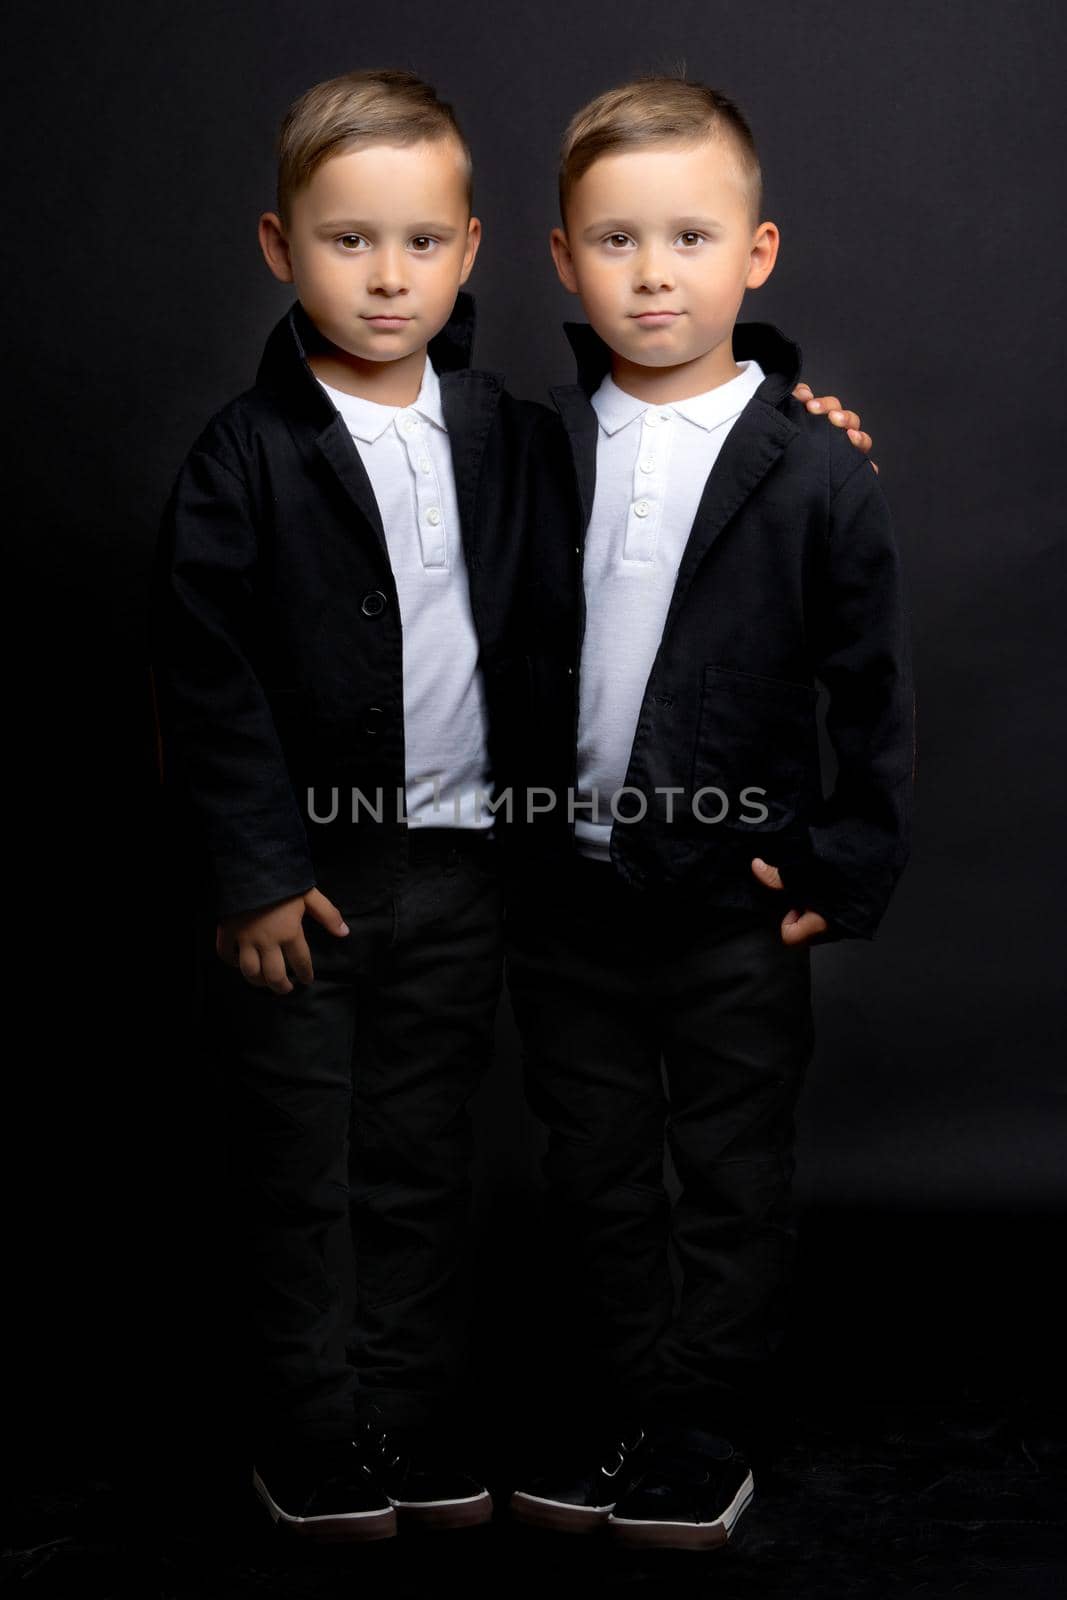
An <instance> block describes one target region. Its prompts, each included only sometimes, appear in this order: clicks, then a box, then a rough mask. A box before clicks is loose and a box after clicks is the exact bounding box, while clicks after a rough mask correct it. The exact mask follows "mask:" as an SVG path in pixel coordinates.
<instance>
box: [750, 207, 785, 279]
mask: <svg viewBox="0 0 1067 1600" xmlns="http://www.w3.org/2000/svg"><path fill="white" fill-rule="evenodd" d="M779 238H780V236H779V233H778V229H777V228H776V227H775V225H774V223H773V222H761V223H760V225H759V227H758V228H757V229H756V231H755V233H754V234H753V235H752V246H751V249H750V251H749V258H748V277H747V278H746V279H745V288H746V289H758V288H759V287H760V285H761V284H764V283H766V282H767V279H768V278H769V277H770V275H771V273H772V272H773V271H774V263H775V262H776V261H777V259H778V244H779Z"/></svg>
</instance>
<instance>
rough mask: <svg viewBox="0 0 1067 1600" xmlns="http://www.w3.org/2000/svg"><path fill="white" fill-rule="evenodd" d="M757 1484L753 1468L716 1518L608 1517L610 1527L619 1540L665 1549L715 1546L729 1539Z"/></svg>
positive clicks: (700, 1548)
mask: <svg viewBox="0 0 1067 1600" xmlns="http://www.w3.org/2000/svg"><path fill="white" fill-rule="evenodd" d="M754 1493H755V1486H754V1484H753V1482H752V1474H751V1472H750V1473H749V1474H748V1476H747V1477H746V1479H745V1481H744V1483H742V1485H741V1487H740V1489H738V1491H737V1493H736V1494H735V1495H734V1497H733V1499H732V1500H731V1501H730V1504H729V1505H728V1506H727V1507H726V1510H725V1511H724V1512H723V1513H722V1516H720V1517H716V1519H715V1521H714V1522H653V1521H639V1520H638V1519H637V1518H635V1517H616V1516H610V1517H609V1518H608V1529H609V1531H610V1533H611V1535H612V1538H613V1539H616V1540H617V1541H618V1542H619V1544H624V1545H629V1546H638V1545H643V1546H646V1547H649V1546H651V1547H653V1548H656V1549H662V1550H715V1549H719V1548H720V1547H721V1546H722V1545H724V1544H726V1543H728V1541H729V1539H730V1535H731V1534H732V1533H733V1530H734V1525H735V1523H736V1522H737V1519H738V1517H739V1516H740V1515H741V1513H742V1512H743V1511H744V1510H745V1508H746V1507H747V1506H748V1505H749V1504H750V1502H751V1500H752V1497H753V1494H754Z"/></svg>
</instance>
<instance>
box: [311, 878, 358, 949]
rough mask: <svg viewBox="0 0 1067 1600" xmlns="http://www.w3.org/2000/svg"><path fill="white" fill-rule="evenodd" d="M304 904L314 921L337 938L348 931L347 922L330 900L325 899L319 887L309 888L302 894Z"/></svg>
mask: <svg viewBox="0 0 1067 1600" xmlns="http://www.w3.org/2000/svg"><path fill="white" fill-rule="evenodd" d="M304 905H305V907H306V908H307V910H308V911H310V912H311V915H312V916H313V917H314V918H315V921H316V922H321V923H322V926H323V927H324V928H326V929H327V930H328V932H330V933H335V934H336V935H337V937H338V938H339V939H341V938H343V937H344V935H345V934H346V933H347V932H348V923H347V922H346V921H345V919H344V917H342V915H341V913H340V912H339V911H338V909H337V907H336V906H335V905H334V903H333V901H332V900H327V898H326V896H325V895H324V894H323V893H322V891H321V889H309V890H308V892H307V894H306V895H305V896H304Z"/></svg>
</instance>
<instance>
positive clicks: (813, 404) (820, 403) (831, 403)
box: [808, 394, 841, 411]
mask: <svg viewBox="0 0 1067 1600" xmlns="http://www.w3.org/2000/svg"><path fill="white" fill-rule="evenodd" d="M808 410H809V411H840V410H841V402H840V400H839V399H838V398H837V396H836V394H821V395H819V396H818V398H817V399H815V400H809V401H808Z"/></svg>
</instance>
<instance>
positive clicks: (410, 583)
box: [318, 357, 493, 828]
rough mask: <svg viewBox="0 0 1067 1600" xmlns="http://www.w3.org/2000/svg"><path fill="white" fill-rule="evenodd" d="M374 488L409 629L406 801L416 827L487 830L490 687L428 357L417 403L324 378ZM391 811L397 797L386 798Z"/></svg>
mask: <svg viewBox="0 0 1067 1600" xmlns="http://www.w3.org/2000/svg"><path fill="white" fill-rule="evenodd" d="M318 382H319V383H320V384H321V386H322V388H323V389H325V391H326V393H327V394H328V395H329V397H330V399H331V400H332V401H333V403H334V405H335V406H336V407H337V410H338V411H339V412H340V413H341V416H342V418H343V419H344V422H345V425H346V426H347V428H348V431H349V433H350V434H351V436H352V440H353V442H354V444H355V447H356V449H357V450H358V452H359V455H360V458H361V460H362V462H363V465H364V466H365V467H366V469H367V476H368V477H369V479H370V482H371V488H372V489H373V490H374V498H375V500H376V501H377V503H378V510H379V513H380V515H381V519H382V527H383V529H384V532H385V542H386V545H387V547H388V550H389V564H390V566H391V567H392V569H393V578H394V580H395V582H396V590H397V598H398V600H399V602H400V621H401V625H402V627H403V677H404V751H405V791H406V801H405V809H406V812H407V816H408V818H409V821H412V822H413V823H414V825H415V826H420V825H422V826H426V827H438V828H455V827H489V826H491V824H492V820H493V819H492V814H491V813H490V812H489V811H488V809H487V807H486V806H485V805H484V804H483V805H479V804H478V803H477V802H478V796H479V793H480V794H481V795H482V796H485V795H489V794H491V793H492V786H491V784H490V782H489V759H488V749H487V722H486V711H485V687H484V684H483V682H482V675H481V671H480V670H479V667H478V637H477V635H476V633H475V631H474V618H473V616H472V614H471V603H470V592H469V588H468V582H467V566H466V561H465V558H464V553H463V543H462V540H461V537H460V522H459V507H458V504H457V501H456V486H455V479H454V475H453V468H452V452H451V449H450V447H449V442H448V430H447V428H446V426H445V418H444V412H443V410H442V407H441V387H440V383H439V380H438V376H437V373H436V372H435V371H434V368H433V364H432V363H431V361H430V359H429V357H427V358H426V362H425V365H424V368H423V374H422V383H421V385H420V388H419V392H418V395H417V396H416V398H415V400H414V401H413V402H412V404H411V405H410V406H383V405H379V404H378V403H377V402H376V401H373V400H365V399H363V398H362V396H360V395H354V394H346V393H345V392H344V391H343V390H341V389H334V388H332V387H331V386H330V385H329V384H327V383H322V380H321V378H320V379H319V380H318ZM385 799H386V806H387V809H388V814H390V815H391V814H392V811H393V802H394V797H393V796H391V795H389V796H386V797H385Z"/></svg>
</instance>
